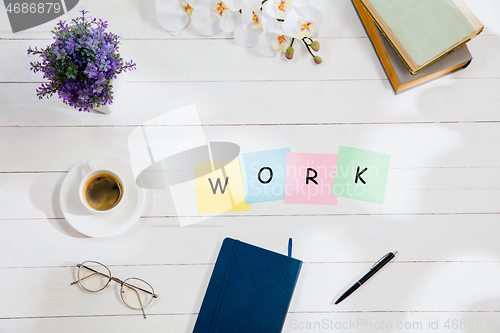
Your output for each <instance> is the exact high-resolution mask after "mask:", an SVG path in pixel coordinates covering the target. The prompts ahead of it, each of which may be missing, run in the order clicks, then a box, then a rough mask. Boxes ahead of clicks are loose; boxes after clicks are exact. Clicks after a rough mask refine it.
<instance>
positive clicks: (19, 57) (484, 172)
mask: <svg viewBox="0 0 500 333" xmlns="http://www.w3.org/2000/svg"><path fill="white" fill-rule="evenodd" d="M311 3H312V4H314V5H315V6H316V7H318V8H320V9H321V10H322V12H323V15H324V18H325V22H326V23H325V26H324V28H323V29H322V31H321V33H320V38H319V39H318V40H319V41H320V43H321V51H320V56H321V57H322V58H323V64H321V65H319V66H317V65H315V64H314V63H313V62H312V59H311V58H310V57H309V55H308V54H307V53H306V51H305V50H304V49H303V48H302V47H299V45H297V47H296V52H295V59H294V60H293V61H287V60H286V59H284V57H276V58H265V57H262V56H260V55H259V54H258V52H257V51H255V50H251V49H245V48H242V47H240V46H237V45H235V43H234V41H233V40H232V38H231V37H230V36H229V35H225V34H221V35H218V36H215V37H213V38H204V37H200V36H199V35H198V34H197V33H196V32H195V31H194V30H193V29H191V28H188V29H187V30H186V31H184V32H183V34H182V35H181V36H180V37H172V36H171V35H169V33H168V32H166V31H165V30H164V29H162V28H161V26H160V25H159V24H158V22H157V20H156V16H155V11H154V5H155V3H154V0H127V1H125V0H106V1H97V0H81V1H80V3H79V5H78V9H82V8H85V9H86V10H88V11H90V15H92V16H95V17H100V18H102V19H105V20H108V21H109V31H113V32H115V33H117V34H118V35H120V36H122V37H123V39H122V47H121V53H122V55H123V58H124V59H127V60H128V59H133V60H134V61H135V62H136V63H137V68H138V70H137V71H134V72H129V73H125V74H122V75H121V80H122V82H121V84H120V85H119V87H117V89H116V90H115V96H116V97H115V103H114V104H113V112H112V113H111V114H107V115H104V114H99V113H96V112H92V113H83V112H82V113H79V112H78V111H75V110H73V109H71V108H69V107H66V106H65V105H63V104H62V102H61V101H60V100H58V98H57V97H53V98H51V99H49V100H47V99H45V100H41V101H39V100H38V98H37V97H36V93H35V89H36V88H37V87H38V86H39V85H40V82H41V81H42V78H41V75H35V74H33V73H32V72H30V71H29V62H30V61H34V60H35V58H34V57H31V56H27V55H26V50H27V49H28V47H29V46H30V45H32V46H35V45H36V46H39V47H44V46H46V45H48V44H49V43H50V42H51V38H52V36H51V34H50V33H49V31H50V30H51V29H52V28H53V27H54V25H55V23H56V21H52V22H49V23H47V24H44V25H42V26H39V27H36V28H33V29H30V30H27V31H24V32H19V33H16V34H13V33H11V30H10V26H9V24H8V20H7V15H6V12H5V10H4V9H3V7H2V9H0V60H1V65H0V254H1V255H0V300H1V301H0V332H2V333H3V332H8V333H10V332H23V333H26V332H106V331H108V332H138V331H140V332H191V330H192V328H193V325H194V323H195V320H196V316H197V312H198V310H199V307H200V304H201V301H202V299H203V296H204V293H205V289H206V286H207V284H208V280H209V277H210V274H211V271H212V269H213V264H214V262H215V259H216V256H217V253H218V250H219V247H220V244H221V242H222V240H223V238H225V237H233V238H238V239H240V240H243V241H246V242H249V243H253V244H255V245H258V246H262V247H265V248H268V249H270V250H274V251H277V252H281V253H286V248H287V240H288V237H292V238H293V240H294V256H295V257H297V258H299V259H301V260H303V261H304V266H303V269H302V273H301V275H300V279H299V283H298V286H297V289H296V292H295V294H294V298H293V301H292V305H291V307H290V310H289V311H290V313H289V315H288V317H287V322H286V323H285V328H284V332H334V331H335V332H431V331H432V332H436V331H440V332H453V333H455V332H498V331H499V330H500V314H499V311H500V242H499V239H500V226H499V222H500V219H499V211H500V209H499V207H500V201H499V197H500V177H499V172H500V154H499V147H500V144H499V141H500V134H499V133H500V125H499V121H500V113H499V111H500V102H499V96H500V65H499V62H498V57H499V55H500V21H499V20H498V17H500V2H498V1H497V0H469V1H468V4H469V6H470V7H471V9H472V10H473V11H474V12H475V14H476V15H477V16H478V17H479V18H480V19H481V20H482V21H483V23H484V24H485V26H486V28H485V30H484V32H483V33H482V34H481V35H480V36H479V37H477V38H476V39H474V40H473V41H471V42H470V43H469V47H470V50H471V52H472V54H473V56H474V60H473V62H472V64H471V65H470V66H469V68H467V69H466V70H463V71H461V72H458V73H456V74H453V75H452V76H447V77H445V78H440V79H438V80H436V81H433V82H431V83H427V84H425V85H423V86H420V87H418V88H415V89H412V90H410V91H407V92H404V93H402V94H400V95H397V96H396V95H395V94H394V93H393V90H392V88H391V86H390V84H389V82H388V81H387V79H386V76H385V74H384V72H383V70H382V67H381V66H380V64H379V61H378V59H377V57H376V55H375V52H374V51H373V48H372V46H371V44H370V41H369V40H368V39H367V38H366V35H365V32H364V30H363V28H362V26H361V24H360V22H359V20H358V17H357V16H356V13H355V11H354V8H353V6H352V3H351V2H350V1H349V0H311ZM77 14H78V13H77V11H76V10H73V11H71V12H70V13H68V14H67V19H70V18H72V17H75V16H76V15H77ZM190 104H196V106H197V108H198V110H199V114H200V118H201V121H202V123H203V130H204V133H205V135H206V137H207V139H208V140H209V141H229V142H233V143H236V144H238V145H239V146H240V147H241V151H242V152H251V151H259V150H266V149H271V148H281V147H291V149H292V151H295V152H311V153H336V152H337V151H338V147H339V146H340V145H343V146H350V147H356V148H361V149H367V150H374V151H380V152H385V153H389V154H391V156H392V159H391V169H390V173H389V182H388V188H387V193H386V199H385V204H384V205H376V204H369V203H364V202H361V201H355V200H349V199H343V198H339V200H338V205H337V206H329V207H325V206H314V205H295V204H284V203H283V202H282V201H275V202H268V203H262V204H255V205H252V209H251V211H249V212H238V213H230V214H229V213H227V214H222V215H221V216H219V217H216V218H213V219H211V220H208V221H206V222H203V223H201V224H197V225H193V226H191V227H186V228H181V227H180V226H179V223H178V221H177V218H176V216H175V210H174V209H173V205H172V203H171V197H170V194H169V193H168V191H153V190H151V191H149V193H148V199H147V204H146V208H145V210H144V213H143V214H142V217H141V218H140V220H139V221H138V223H137V224H136V225H135V226H134V227H133V228H132V229H131V230H129V231H128V232H126V233H124V234H122V235H120V236H117V237H113V238H105V239H98V238H88V237H85V236H83V235H81V234H79V233H78V232H76V231H75V230H74V229H72V228H71V227H70V226H69V224H68V223H67V222H66V220H65V219H64V217H63V215H62V212H61V208H60V205H59V199H58V198H59V191H60V188H61V184H62V182H63V179H64V178H65V176H66V175H67V173H68V171H69V170H70V169H71V168H72V167H73V166H74V165H75V164H76V163H78V162H79V161H81V160H83V159H85V158H89V157H92V156H94V155H98V154H112V155H116V156H121V157H123V158H128V147H127V137H128V135H129V134H130V132H131V131H133V129H134V128H136V127H137V126H139V125H141V124H143V123H144V122H145V121H147V120H149V119H151V118H153V117H155V116H158V115H161V114H163V113H164V112H167V111H170V110H174V109H176V108H179V107H182V106H185V105H190ZM393 249H397V250H399V252H400V254H399V255H398V256H397V258H396V259H395V260H394V261H393V262H392V263H391V264H389V265H388V266H387V267H386V268H384V269H383V271H381V272H380V273H378V274H377V275H376V276H375V277H374V278H372V279H371V280H370V281H369V282H368V283H367V284H366V285H365V286H363V287H362V288H361V289H360V290H358V291H357V292H356V293H355V294H354V295H352V296H351V297H349V298H348V299H347V300H345V301H344V302H342V303H341V304H340V305H338V306H334V305H332V300H334V299H335V298H336V297H338V295H339V293H340V291H341V290H343V289H345V288H346V287H347V286H348V285H350V284H351V283H352V281H353V280H354V279H355V277H357V276H359V274H361V273H363V272H364V271H366V270H367V269H368V268H369V267H370V266H371V265H372V263H373V262H374V261H376V260H377V259H378V258H379V257H380V256H382V255H383V254H385V253H387V252H388V251H390V250H393ZM84 260H97V261H100V262H103V263H105V264H107V265H109V267H110V268H111V270H112V272H113V273H114V274H115V275H116V276H117V277H120V278H126V277H128V276H137V277H141V278H143V279H145V280H146V281H148V282H150V283H151V284H152V285H153V286H154V287H155V290H156V291H157V293H158V294H159V295H160V297H159V298H158V299H157V300H154V301H153V303H152V304H151V305H150V306H149V307H148V308H147V309H146V313H147V314H148V318H147V319H146V320H144V319H143V318H142V316H141V314H140V312H139V311H135V310H132V309H129V308H127V307H126V306H125V305H124V304H123V303H122V302H121V300H120V298H119V296H118V287H117V286H116V284H115V285H112V286H110V287H108V288H107V289H106V290H105V291H103V292H101V293H98V294H92V293H88V292H85V291H84V290H82V289H81V288H80V287H79V286H70V283H71V282H72V281H73V280H74V279H75V275H76V267H75V264H76V263H79V262H82V261H84ZM436 325H438V326H437V327H438V329H434V328H436Z"/></svg>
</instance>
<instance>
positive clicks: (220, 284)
mask: <svg viewBox="0 0 500 333" xmlns="http://www.w3.org/2000/svg"><path fill="white" fill-rule="evenodd" d="M301 267H302V261H300V260H297V259H294V258H291V257H288V256H285V255H282V254H279V253H276V252H272V251H269V250H266V249H263V248H260V247H257V246H254V245H250V244H247V243H244V242H241V241H239V240H235V239H231V238H226V239H224V242H223V243H222V247H221V249H220V251H219V255H218V257H217V261H216V263H215V266H214V270H213V272H212V276H211V278H210V282H209V284H208V287H207V291H206V293H205V297H204V299H203V303H202V305H201V308H200V313H199V315H198V318H197V320H196V324H195V327H194V330H193V333H210V332H214V333H235V332H238V333H278V332H281V330H282V329H283V324H284V322H285V318H286V314H287V311H288V307H289V306H290V302H291V300H292V295H293V292H294V290H295V285H296V283H297V279H298V277H299V273H300V269H301Z"/></svg>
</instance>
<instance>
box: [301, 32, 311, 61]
mask: <svg viewBox="0 0 500 333" xmlns="http://www.w3.org/2000/svg"><path fill="white" fill-rule="evenodd" d="M302 41H303V42H304V45H305V46H306V48H307V51H309V53H310V54H311V56H312V57H313V58H314V54H313V53H312V51H311V49H310V48H309V44H307V42H306V37H304V38H302Z"/></svg>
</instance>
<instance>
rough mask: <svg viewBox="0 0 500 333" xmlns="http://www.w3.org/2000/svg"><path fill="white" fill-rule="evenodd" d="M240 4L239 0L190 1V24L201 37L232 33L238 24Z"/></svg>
mask: <svg viewBox="0 0 500 333" xmlns="http://www.w3.org/2000/svg"><path fill="white" fill-rule="evenodd" d="M240 4H241V0H224V1H223V0H192V6H193V7H194V8H195V10H194V11H193V14H191V22H193V25H194V27H195V28H196V30H198V31H199V32H200V34H202V35H203V36H213V35H216V34H218V33H219V32H221V30H223V31H226V32H233V31H234V29H236V26H237V25H238V24H239V22H240V13H239V10H240V8H239V6H240Z"/></svg>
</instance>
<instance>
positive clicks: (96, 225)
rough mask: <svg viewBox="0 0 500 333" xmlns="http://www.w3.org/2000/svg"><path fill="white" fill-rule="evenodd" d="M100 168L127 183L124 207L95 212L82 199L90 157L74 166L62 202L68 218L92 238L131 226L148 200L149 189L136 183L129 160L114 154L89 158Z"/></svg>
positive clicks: (60, 198) (65, 186) (67, 219)
mask: <svg viewBox="0 0 500 333" xmlns="http://www.w3.org/2000/svg"><path fill="white" fill-rule="evenodd" d="M90 159H91V160H92V161H93V162H94V164H95V166H96V168H97V169H108V170H111V171H113V172H115V173H116V174H117V175H118V176H120V178H121V179H122V180H123V182H124V186H125V189H126V191H127V194H126V195H125V196H124V197H123V199H122V200H124V201H123V203H122V204H121V207H119V208H117V210H116V211H114V212H111V213H109V214H100V215H97V214H92V213H91V212H89V211H88V210H87V209H86V208H85V206H84V205H83V204H82V202H81V201H80V197H79V193H78V191H79V186H80V182H81V180H82V179H83V177H84V176H85V175H86V174H87V173H88V172H89V169H88V167H87V160H89V159H86V160H84V161H81V162H80V163H78V164H77V165H75V166H74V167H73V168H72V169H71V170H70V172H69V173H68V175H67V176H66V178H65V179H64V181H63V183H62V186H61V193H60V195H59V202H60V205H61V210H62V213H63V215H64V217H65V218H66V221H68V223H69V224H70V225H71V226H72V227H73V228H75V229H76V230H77V231H78V232H80V233H82V234H84V235H86V236H89V237H112V236H116V235H119V234H121V233H123V232H125V231H127V230H128V229H130V228H131V227H132V226H133V225H134V224H135V223H136V222H137V220H138V219H139V218H140V217H141V214H142V211H143V210H144V203H145V201H146V190H145V189H144V188H142V187H139V186H137V185H136V182H135V177H134V173H133V171H132V167H131V165H130V163H129V162H128V161H126V160H124V159H122V158H119V157H115V156H104V155H101V156H96V157H92V158H90Z"/></svg>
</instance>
